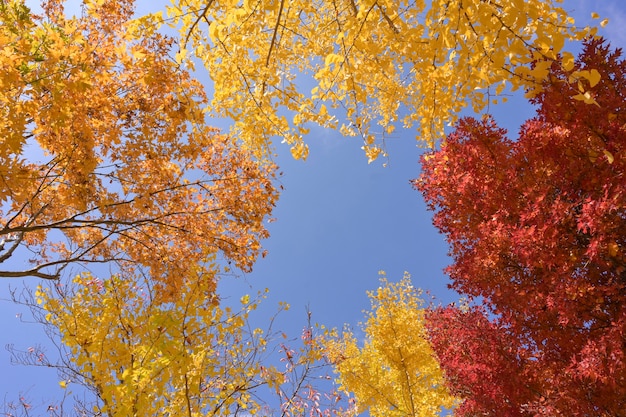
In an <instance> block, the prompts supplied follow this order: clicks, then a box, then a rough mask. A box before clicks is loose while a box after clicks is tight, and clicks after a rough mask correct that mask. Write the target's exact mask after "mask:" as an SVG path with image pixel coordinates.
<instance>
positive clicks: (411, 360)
mask: <svg viewBox="0 0 626 417" xmlns="http://www.w3.org/2000/svg"><path fill="white" fill-rule="evenodd" d="M368 296H369V298H370V300H371V304H372V308H371V311H370V312H368V315H367V322H366V323H365V324H364V325H363V332H364V333H365V340H364V341H363V342H361V341H360V340H358V339H357V337H356V335H355V333H353V332H352V331H350V330H348V329H345V330H344V331H343V333H342V334H339V333H338V332H337V331H336V330H333V331H331V332H328V334H327V336H326V337H325V338H324V342H323V343H324V345H325V349H326V351H325V353H326V355H327V356H328V359H329V360H330V361H331V363H333V364H334V367H335V372H336V373H337V374H338V383H339V384H340V388H341V389H342V390H343V391H345V392H349V393H351V394H352V395H354V398H355V401H356V408H357V411H358V412H365V411H366V410H367V411H368V412H369V414H370V415H372V416H398V417H400V416H402V417H404V416H415V417H426V416H432V417H434V416H438V415H440V413H441V412H442V411H443V410H445V409H450V408H452V407H453V406H454V405H455V404H456V399H455V398H454V397H453V396H452V395H451V394H450V392H449V391H448V388H447V386H446V383H445V379H444V374H443V371H442V369H441V368H440V366H439V363H438V361H437V358H436V356H435V354H434V352H433V350H432V348H431V346H430V342H429V338H428V334H427V331H426V327H425V325H424V323H425V321H424V320H425V314H426V309H425V306H424V302H423V300H422V299H421V298H420V292H419V291H418V290H417V289H416V288H414V287H413V286H412V285H411V279H410V277H409V275H408V274H405V276H404V278H403V279H402V280H401V281H400V282H397V283H390V282H388V281H387V280H386V279H385V277H384V275H383V276H382V278H381V286H380V287H379V288H378V289H377V290H376V291H371V292H368Z"/></svg>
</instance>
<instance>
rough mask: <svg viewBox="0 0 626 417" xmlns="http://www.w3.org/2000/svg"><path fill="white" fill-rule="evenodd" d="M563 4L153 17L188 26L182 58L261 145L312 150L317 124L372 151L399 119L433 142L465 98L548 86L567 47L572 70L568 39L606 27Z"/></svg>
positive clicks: (216, 8)
mask: <svg viewBox="0 0 626 417" xmlns="http://www.w3.org/2000/svg"><path fill="white" fill-rule="evenodd" d="M559 3H561V1H559V0H505V1H484V0H433V1H424V0H414V1H405V0H402V1H401V0H315V1H311V0H297V1H286V0H245V1H239V0H174V1H173V5H172V6H170V7H169V8H168V12H167V16H163V14H155V15H150V16H147V17H145V19H144V21H146V22H152V23H153V24H154V22H161V21H167V23H169V24H170V25H172V26H174V27H176V28H177V29H178V30H179V31H180V37H181V50H180V52H179V54H178V56H177V58H178V59H179V60H180V61H181V62H183V61H185V62H186V63H187V64H188V65H193V63H194V57H197V58H198V59H199V60H200V61H201V62H202V63H203V64H204V65H205V66H206V68H207V69H208V72H209V75H210V76H211V79H212V81H213V83H214V92H213V99H212V101H211V103H212V109H213V110H214V112H215V114H217V115H219V116H225V117H229V118H231V119H232V120H233V121H234V126H233V129H234V132H236V135H237V136H238V137H239V138H240V139H242V140H243V141H244V142H245V143H246V144H247V145H248V146H249V147H250V148H252V149H253V150H255V151H256V152H258V153H261V154H263V153H266V152H267V151H268V145H269V143H270V141H271V140H272V138H274V137H280V138H282V140H284V141H285V142H287V143H288V144H290V145H291V150H292V153H293V156H294V157H296V158H304V157H306V155H307V146H306V144H305V141H304V136H305V135H307V133H308V132H309V128H310V125H311V123H313V124H314V125H315V124H317V125H320V126H327V127H333V128H339V129H340V131H341V132H342V133H343V134H344V135H348V136H359V137H361V138H362V140H363V148H364V150H365V153H366V155H367V157H368V158H369V160H370V161H372V160H374V159H375V158H376V157H377V156H378V155H380V154H381V153H382V152H384V138H385V137H386V136H388V135H390V134H392V133H393V132H394V130H395V129H397V128H398V127H404V128H408V127H412V126H414V127H416V133H417V134H416V135H417V138H418V140H419V141H420V142H422V143H424V144H428V145H432V144H433V143H434V141H436V140H438V139H439V138H441V137H442V136H443V130H444V127H445V125H446V124H447V123H450V122H453V121H454V120H455V119H456V117H457V114H458V112H459V111H460V110H461V109H462V108H463V107H464V106H466V105H470V106H472V107H473V108H474V110H475V111H480V110H481V109H484V108H485V107H486V106H487V105H488V104H489V103H490V102H493V101H498V100H500V98H501V93H503V92H504V91H505V90H506V89H508V88H512V89H514V90H515V89H517V88H520V87H521V88H523V89H528V90H529V91H530V92H531V94H532V92H533V91H535V90H537V89H539V87H540V85H541V84H540V81H541V80H542V79H543V78H544V77H545V76H546V75H547V71H548V67H549V66H550V65H551V64H552V62H553V61H554V60H556V59H559V58H558V54H559V53H562V59H561V60H560V61H559V62H560V63H561V65H562V66H563V67H564V68H567V69H569V68H571V65H572V64H573V56H572V54H570V53H568V52H565V51H563V47H564V44H565V42H566V41H567V40H571V39H578V40H580V39H582V38H584V37H586V36H589V35H592V34H593V33H594V32H595V29H594V28H589V27H587V28H581V27H576V26H575V22H574V19H573V18H572V17H570V16H568V13H567V12H566V11H565V10H564V9H563V8H561V7H559ZM594 17H596V18H597V17H598V16H597V15H595V14H594ZM601 24H603V25H604V24H606V20H603V21H602V22H601ZM533 63H534V64H533ZM340 118H341V121H340V120H339V119H340Z"/></svg>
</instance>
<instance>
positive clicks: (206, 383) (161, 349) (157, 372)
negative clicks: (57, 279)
mask: <svg viewBox="0 0 626 417" xmlns="http://www.w3.org/2000/svg"><path fill="white" fill-rule="evenodd" d="M209 267H210V268H211V269H212V270H213V271H214V273H215V271H216V270H217V267H216V266H215V265H210V266H209ZM214 280H215V277H210V278H207V277H205V278H204V279H184V280H183V282H181V284H182V285H183V288H182V289H181V290H180V292H179V294H178V296H177V297H176V298H175V299H173V300H172V301H169V302H160V301H158V299H159V298H158V297H156V296H155V288H154V286H153V284H152V280H151V279H148V278H143V279H142V278H140V276H139V275H135V276H134V277H132V278H130V279H129V278H128V277H125V278H123V279H122V278H121V277H117V276H114V277H112V278H110V279H107V280H104V281H102V280H99V279H97V278H95V277H93V276H91V275H89V274H83V275H79V276H77V277H76V278H75V280H74V282H73V284H71V285H67V286H65V285H63V284H61V283H58V284H57V285H55V286H52V287H48V288H46V289H43V288H41V287H40V289H39V290H38V291H37V292H36V299H37V302H38V303H40V304H41V308H42V310H39V312H40V313H41V314H45V320H47V324H46V325H47V327H48V328H50V329H52V332H53V333H55V334H58V335H59V336H60V341H61V342H62V343H63V346H64V348H63V352H64V355H61V358H60V359H61V363H60V364H57V365H56V366H58V367H59V369H60V371H61V375H62V377H63V379H62V381H61V385H62V386H63V387H64V388H65V387H67V389H70V384H75V385H74V386H76V384H80V385H82V386H84V387H86V388H88V389H89V390H91V391H92V393H93V394H94V402H93V404H89V405H88V407H85V408H86V409H85V412H86V413H87V414H88V415H105V416H110V417H113V416H200V415H202V416H207V415H233V414H237V412H239V411H242V412H243V411H244V410H246V411H247V412H254V411H258V409H259V408H260V406H259V404H258V401H259V400H258V398H255V396H254V390H255V389H257V388H258V387H259V386H262V385H266V384H270V385H271V384H278V383H281V382H282V381H281V380H280V379H279V376H280V374H279V373H278V371H276V369H274V368H272V367H269V366H268V367H267V368H264V367H263V366H261V365H260V364H259V362H260V361H261V360H262V359H263V358H264V357H265V356H266V354H265V353H264V352H265V346H266V337H267V335H266V334H263V332H262V331H261V330H259V329H256V330H255V329H252V328H250V327H249V324H248V314H249V312H250V311H252V310H254V309H255V308H256V306H257V304H258V301H259V300H258V299H257V300H251V299H250V297H248V296H244V297H242V299H241V305H240V307H241V309H237V308H234V309H231V308H226V307H220V306H219V303H218V302H217V297H215V296H214V295H213V288H212V285H211V282H212V281H214Z"/></svg>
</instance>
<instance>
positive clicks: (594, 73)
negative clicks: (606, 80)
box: [587, 68, 602, 87]
mask: <svg viewBox="0 0 626 417" xmlns="http://www.w3.org/2000/svg"><path fill="white" fill-rule="evenodd" d="M600 78H602V77H601V75H600V73H599V72H598V70H597V69H595V68H594V69H592V70H591V71H589V75H588V76H587V79H588V80H589V85H590V86H591V87H595V86H596V85H597V84H598V83H599V82H600Z"/></svg>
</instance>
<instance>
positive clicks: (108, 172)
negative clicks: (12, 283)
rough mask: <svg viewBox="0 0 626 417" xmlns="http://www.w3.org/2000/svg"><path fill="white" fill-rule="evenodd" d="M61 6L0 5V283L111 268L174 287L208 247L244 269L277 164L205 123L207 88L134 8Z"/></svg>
mask: <svg viewBox="0 0 626 417" xmlns="http://www.w3.org/2000/svg"><path fill="white" fill-rule="evenodd" d="M62 5H63V3H62V2H61V1H57V0H50V1H48V2H46V3H45V5H44V13H45V15H44V17H38V16H34V15H33V14H32V13H31V12H30V10H29V9H28V8H27V7H26V6H25V5H24V3H23V2H22V1H20V0H8V1H2V2H0V109H1V111H2V112H3V115H2V116H3V118H2V119H3V122H0V137H2V138H3V140H2V141H1V142H0V201H2V203H3V204H2V209H1V210H2V212H1V216H0V237H2V238H3V241H2V242H3V246H2V248H1V249H2V251H0V262H4V261H7V260H8V259H16V264H15V265H14V268H12V269H11V270H6V271H0V276H4V277H19V276H28V275H32V276H38V277H41V278H47V279H55V278H58V277H59V275H60V273H61V271H62V270H63V268H65V267H67V266H68V265H78V264H81V265H85V264H89V263H103V262H109V263H111V262H115V263H116V266H115V268H118V270H123V271H125V273H124V274H130V275H132V274H134V273H135V269H136V268H140V269H142V270H143V271H144V272H145V271H146V268H148V270H149V274H150V275H151V276H152V278H153V279H155V280H156V281H160V282H162V283H164V284H165V285H167V286H168V288H169V291H170V292H171V291H176V290H177V288H178V286H179V285H178V281H181V280H183V281H184V279H185V278H186V276H187V275H189V274H192V275H195V274H201V275H202V274H203V271H193V270H192V268H198V267H199V265H201V264H202V261H203V260H205V259H206V258H207V257H208V256H210V255H211V254H213V253H217V252H221V253H222V256H223V257H224V258H226V259H227V260H228V261H233V262H235V263H236V264H237V265H238V266H239V267H241V268H243V269H249V268H250V267H251V265H252V263H253V261H254V259H255V258H256V256H257V255H258V253H259V252H260V245H259V240H260V239H262V238H264V237H266V236H267V232H266V230H265V228H264V226H263V219H264V217H265V216H266V215H267V214H269V212H270V211H271V209H272V207H273V204H274V200H275V198H276V192H275V190H274V188H273V186H272V183H271V180H272V178H273V167H272V166H271V165H270V164H265V165H260V164H258V163H256V162H254V161H253V159H252V155H251V154H250V153H248V152H245V151H243V150H241V149H239V148H238V147H237V146H236V144H235V142H234V140H233V139H231V138H229V137H227V136H223V135H220V134H219V132H217V131H216V130H215V129H214V128H211V127H209V126H207V124H206V122H205V112H206V106H207V104H208V102H207V98H206V96H205V93H204V89H203V86H202V85H200V84H199V83H198V82H197V81H195V80H193V79H192V78H191V77H190V74H189V73H188V72H187V71H184V70H182V69H181V68H180V66H179V65H178V64H177V63H176V62H175V61H174V59H172V58H170V56H169V53H170V50H171V45H172V40H171V39H169V38H167V37H165V36H163V35H160V34H158V33H156V32H155V28H156V25H155V24H149V22H148V21H146V19H143V20H141V21H134V20H131V15H132V8H133V7H132V6H133V2H132V1H130V0H124V1H111V0H99V1H85V2H84V5H83V11H82V14H81V16H79V17H72V18H69V17H65V15H64V13H63V7H62ZM28 251H30V252H32V253H35V254H36V255H35V256H34V257H32V255H30V256H31V257H32V259H31V260H30V262H31V265H27V266H25V267H24V268H20V267H18V265H19V264H18V263H17V262H18V259H19V258H20V257H22V258H23V257H24V256H27V254H28V253H29V252H28ZM124 274H122V275H124ZM206 276H211V274H206Z"/></svg>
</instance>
